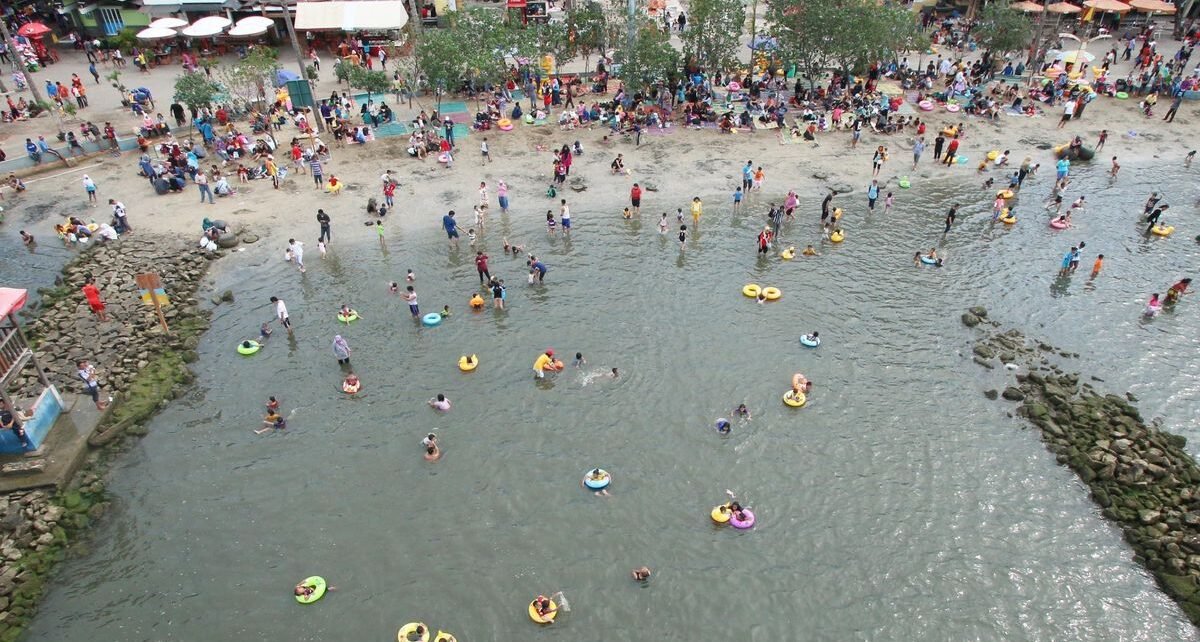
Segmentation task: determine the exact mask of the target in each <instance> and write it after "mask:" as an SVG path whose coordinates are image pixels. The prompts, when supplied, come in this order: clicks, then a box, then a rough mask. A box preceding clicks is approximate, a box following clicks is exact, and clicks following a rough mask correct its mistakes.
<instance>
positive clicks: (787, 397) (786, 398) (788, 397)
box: [783, 390, 808, 408]
mask: <svg viewBox="0 0 1200 642" xmlns="http://www.w3.org/2000/svg"><path fill="white" fill-rule="evenodd" d="M807 401H808V398H807V397H805V396H804V393H803V392H795V391H793V390H788V391H787V392H785V393H783V403H784V404H786V405H788V406H790V407H792V408H800V407H801V406H803V405H804V404H805V403H806V402H807Z"/></svg>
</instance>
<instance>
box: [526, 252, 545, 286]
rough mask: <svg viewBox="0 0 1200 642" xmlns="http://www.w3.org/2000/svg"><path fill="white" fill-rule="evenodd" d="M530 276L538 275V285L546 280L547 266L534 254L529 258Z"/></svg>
mask: <svg viewBox="0 0 1200 642" xmlns="http://www.w3.org/2000/svg"><path fill="white" fill-rule="evenodd" d="M529 274H530V275H531V276H532V275H534V274H536V275H537V281H538V283H541V282H542V281H544V280H545V279H546V264H545V263H542V262H541V261H539V260H538V258H537V257H536V256H533V255H532V254H531V255H530V256H529Z"/></svg>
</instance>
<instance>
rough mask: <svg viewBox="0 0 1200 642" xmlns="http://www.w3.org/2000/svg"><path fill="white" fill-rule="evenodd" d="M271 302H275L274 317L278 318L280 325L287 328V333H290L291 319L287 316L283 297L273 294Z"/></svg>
mask: <svg viewBox="0 0 1200 642" xmlns="http://www.w3.org/2000/svg"><path fill="white" fill-rule="evenodd" d="M271 303H274V304H275V318H276V319H279V323H280V325H282V326H283V327H285V328H287V331H288V334H289V335H290V334H291V333H292V320H291V318H289V317H288V309H287V306H286V305H284V303H283V299H280V298H279V297H276V296H273V297H271Z"/></svg>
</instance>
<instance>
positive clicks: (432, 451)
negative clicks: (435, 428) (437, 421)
mask: <svg viewBox="0 0 1200 642" xmlns="http://www.w3.org/2000/svg"><path fill="white" fill-rule="evenodd" d="M421 445H422V446H424V447H425V452H424V453H423V454H422V455H421V457H422V458H423V459H424V460H425V461H437V460H439V459H441V458H442V449H441V446H440V445H439V444H438V440H437V436H436V435H434V434H433V433H429V434H428V435H426V436H425V438H424V439H422V440H421Z"/></svg>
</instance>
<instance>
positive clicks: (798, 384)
mask: <svg viewBox="0 0 1200 642" xmlns="http://www.w3.org/2000/svg"><path fill="white" fill-rule="evenodd" d="M812 387H813V383H812V382H811V381H809V380H808V377H805V376H804V373H802V372H797V373H796V374H794V375H792V392H794V393H800V392H803V393H807V392H808V391H810V390H812Z"/></svg>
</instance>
